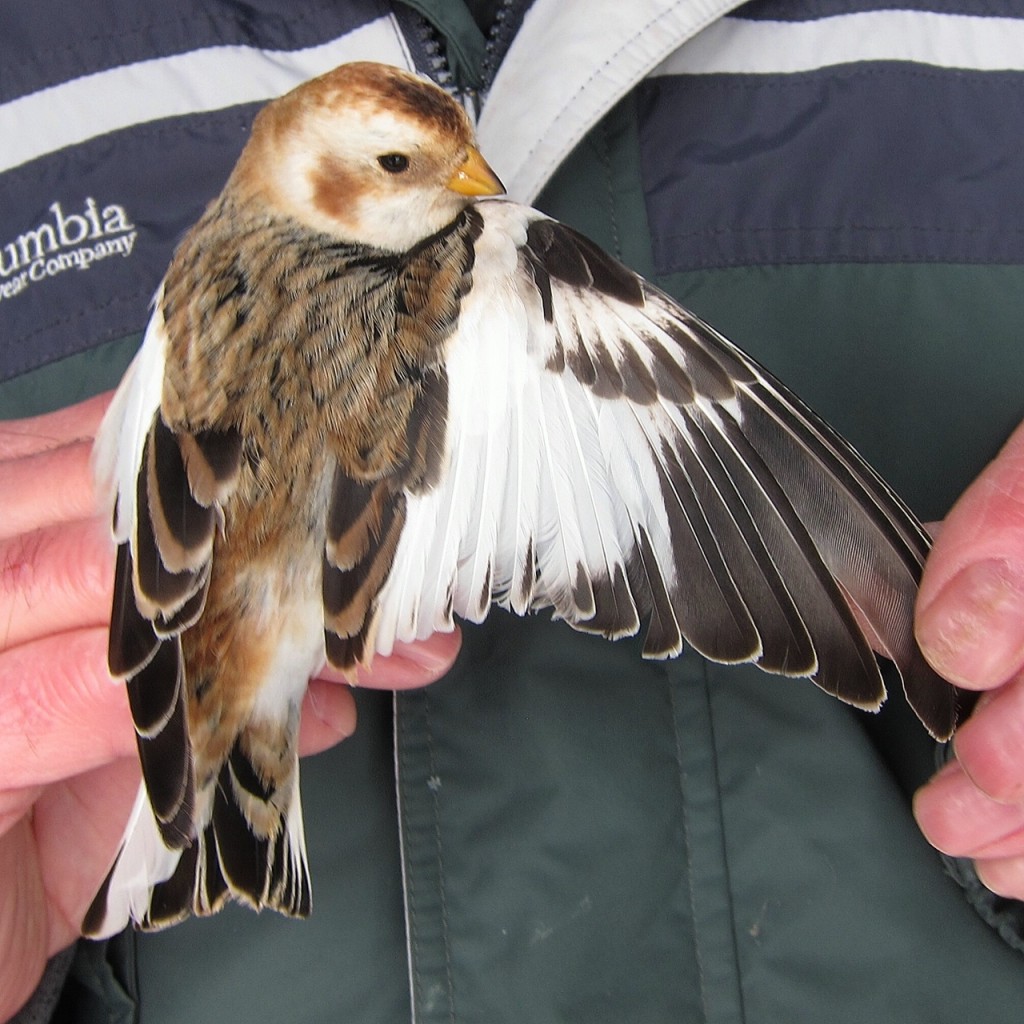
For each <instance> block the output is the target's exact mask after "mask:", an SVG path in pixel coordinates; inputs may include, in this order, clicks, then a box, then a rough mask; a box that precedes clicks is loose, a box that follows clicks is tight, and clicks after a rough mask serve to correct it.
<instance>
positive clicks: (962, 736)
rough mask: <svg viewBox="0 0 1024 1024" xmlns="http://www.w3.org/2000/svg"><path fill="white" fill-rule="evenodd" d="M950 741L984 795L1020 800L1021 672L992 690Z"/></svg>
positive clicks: (1023, 774) (1023, 739) (1023, 794)
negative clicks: (989, 695)
mask: <svg viewBox="0 0 1024 1024" xmlns="http://www.w3.org/2000/svg"><path fill="white" fill-rule="evenodd" d="M986 696H988V695H986ZM953 744H954V750H955V751H956V757H957V760H958V761H959V762H960V764H961V765H962V766H963V769H964V771H965V772H966V773H967V775H968V776H969V778H970V779H971V781H972V782H973V783H974V785H975V786H977V787H978V789H980V790H981V791H982V792H983V793H984V794H985V795H986V796H988V797H990V798H991V799H992V800H996V801H999V802H1002V803H1018V804H1022V803H1024V758H1022V756H1021V752H1022V751H1024V675H1022V676H1020V677H1018V678H1017V679H1015V680H1014V681H1013V682H1011V683H1008V684H1007V685H1006V686H1003V687H1000V688H999V689H998V690H995V691H992V693H991V697H990V698H989V699H988V700H986V701H985V702H984V703H983V704H979V705H978V707H976V708H975V710H974V713H973V714H972V715H971V717H970V718H969V719H968V720H967V721H966V722H965V723H964V724H963V725H962V726H961V727H960V728H959V730H958V731H957V733H956V736H955V737H954V739H953Z"/></svg>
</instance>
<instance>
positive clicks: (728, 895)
mask: <svg viewBox="0 0 1024 1024" xmlns="http://www.w3.org/2000/svg"><path fill="white" fill-rule="evenodd" d="M701 675H702V676H703V677H704V702H705V704H706V705H707V709H708V738H709V740H710V746H711V773H712V778H713V779H714V784H715V794H716V800H715V806H716V808H717V811H718V813H717V818H718V834H719V836H720V837H721V849H722V876H723V882H724V887H725V892H724V897H725V900H726V901H727V903H728V905H729V936H730V938H731V939H732V960H733V964H735V969H736V999H737V1001H738V1003H739V1011H740V1020H741V1021H746V1019H747V1010H746V1006H745V1004H744V1001H743V982H742V978H741V977H740V950H739V941H738V938H737V935H736V913H735V910H734V908H733V902H732V878H731V875H730V872H729V856H728V851H727V850H726V846H725V816H724V813H723V809H722V799H721V793H722V782H721V777H720V775H719V773H718V763H719V762H718V741H717V739H716V737H715V716H714V714H713V712H712V709H711V694H710V682H711V681H710V679H709V678H708V663H707V662H706V661H705V662H704V663H703V665H702V671H701Z"/></svg>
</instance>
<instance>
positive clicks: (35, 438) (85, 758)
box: [0, 395, 460, 1021]
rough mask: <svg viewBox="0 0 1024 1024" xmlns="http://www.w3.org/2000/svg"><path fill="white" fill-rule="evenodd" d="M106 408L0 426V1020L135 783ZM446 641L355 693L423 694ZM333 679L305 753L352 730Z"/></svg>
mask: <svg viewBox="0 0 1024 1024" xmlns="http://www.w3.org/2000/svg"><path fill="white" fill-rule="evenodd" d="M108 401H109V395H108V396H101V397H99V398H95V399H91V400H90V401H88V402H84V403H82V404H81V405H77V406H74V407H71V408H69V409H65V410H62V411H60V412H58V413H54V414H52V415H50V416H43V417H38V418H35V419H30V420H18V421H11V422H7V423H0V509H2V516H0V766H2V767H0V1021H3V1020H7V1019H8V1018H9V1017H10V1016H11V1015H12V1014H13V1013H14V1012H15V1011H17V1009H18V1008H19V1007H20V1006H21V1005H22V1003H24V1001H25V1000H26V999H27V998H28V996H29V995H30V994H31V993H32V991H33V989H34V988H35V986H36V984H37V982H38V980H39V978H40V976H41V974H42V971H43V968H44V966H45V964H46V961H47V959H48V957H50V956H52V955H53V954H54V953H56V952H57V951H58V950H60V949H62V948H64V947H65V946H67V945H69V944H70V943H71V942H73V941H74V940H75V939H76V938H77V937H78V935H79V924H80V922H81V920H82V915H83V914H84V913H85V910H86V908H87V907H88V906H89V903H90V902H91V900H92V897H93V895H94V894H95V892H96V890H97V889H98V888H99V885H100V882H101V881H102V880H103V877H104V875H105V874H106V872H107V869H108V868H109V866H110V862H111V860H112V858H113V856H114V853H115V851H116V849H117V845H118V842H119V841H120V838H121V833H122V831H123V829H124V826H125V822H126V821H127V818H128V813H129V811H130V809H131V806H132V803H133V800H134V795H135V792H136V790H137V788H138V785H139V777H140V776H139V768H138V762H137V758H136V754H135V738H134V730H133V727H132V721H131V715H130V714H129V711H128V701H127V696H126V693H125V688H124V686H123V685H121V684H119V683H115V682H114V681H112V680H111V678H110V676H109V674H108V672H107V668H106V634H107V626H108V624H109V616H110V601H111V589H112V580H113V554H114V548H113V543H112V541H111V540H110V534H109V525H108V524H109V517H108V516H107V515H105V514H104V515H102V516H101V515H99V514H98V513H97V508H96V498H95V495H94V491H93V484H92V473H91V467H90V451H91V446H92V438H93V436H94V435H95V432H96V429H97V427H98V426H99V422H100V419H101V418H102V415H103V411H104V410H105V408H106V406H107V403H108ZM459 644H460V637H459V635H458V633H454V634H437V635H435V636H434V637H432V638H431V639H430V640H428V641H426V642H424V643H422V644H411V645H406V646H404V647H403V648H402V649H401V650H400V651H398V652H397V653H396V654H395V655H394V656H392V657H391V658H382V659H378V661H377V662H376V663H375V664H374V666H373V670H372V672H369V673H364V674H363V676H361V677H360V679H359V683H360V685H364V686H374V687H378V688H386V689H403V688H407V687H413V686H421V685H424V684H426V683H429V682H431V681H432V680H434V679H437V678H438V677H439V676H441V675H443V674H444V672H445V671H447V669H448V668H449V667H450V665H451V663H452V661H453V660H454V658H455V655H456V654H457V653H458V649H459ZM340 682H342V679H341V677H340V676H338V675H331V674H329V673H327V672H325V673H324V675H323V677H322V678H320V679H317V680H314V681H313V683H311V685H310V688H309V690H308V691H307V694H306V700H305V704H304V706H303V714H302V727H301V732H300V751H301V752H302V753H303V754H309V753H314V752H316V751H318V750H324V749H326V748H327V747H329V746H331V745H333V744H335V743H337V742H338V741H339V740H341V739H343V738H345V737H346V736H348V735H349V734H351V732H352V730H353V729H354V728H355V703H354V701H353V698H352V694H351V691H350V689H349V687H348V686H344V685H337V684H338V683H340Z"/></svg>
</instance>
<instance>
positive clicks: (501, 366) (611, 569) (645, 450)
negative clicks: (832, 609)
mask: <svg viewBox="0 0 1024 1024" xmlns="http://www.w3.org/2000/svg"><path fill="white" fill-rule="evenodd" d="M486 209H487V218H486V227H485V229H484V232H483V234H482V235H481V237H480V238H479V240H478V242H477V254H476V263H475V267H476V268H486V272H485V273H484V272H480V271H475V272H474V286H473V289H472V290H471V293H470V294H469V296H467V298H466V299H465V301H464V304H463V309H462V314H461V317H460V326H459V331H458V333H457V335H456V336H455V338H454V339H453V340H452V342H451V347H450V349H449V353H448V359H447V364H446V365H447V372H448V388H449V392H448V393H449V413H448V430H447V445H448V449H447V452H446V464H447V470H446V472H445V474H444V476H443V479H442V481H441V483H440V484H439V485H438V486H437V487H436V488H435V489H434V490H432V491H430V492H428V493H425V494H418V495H409V496H408V498H407V508H406V526H405V530H404V531H403V534H402V538H401V541H400V542H399V546H398V550H397V552H396V555H395V560H394V567H393V569H392V572H391V574H390V576H389V578H388V581H387V583H386V584H385V587H384V589H383V591H382V592H381V595H380V598H379V604H378V607H379V609H380V611H379V618H378V621H377V635H376V639H377V649H378V651H379V653H381V654H388V653H390V651H391V649H392V646H393V644H394V641H395V640H402V641H409V640H413V639H417V638H418V639H423V638H425V637H427V636H429V635H430V634H431V633H432V632H434V631H435V630H437V629H451V628H452V627H453V622H452V614H453V613H454V614H456V615H459V616H461V617H463V618H465V619H468V620H470V621H474V622H479V621H481V620H482V619H483V618H484V617H485V615H486V614H487V611H488V608H489V607H490V604H491V603H492V600H493V601H495V602H496V603H498V604H500V605H502V606H504V607H509V608H511V609H512V610H513V611H515V612H518V613H520V614H522V613H524V612H527V611H530V610H531V609H536V608H543V607H547V606H551V607H552V608H553V609H554V613H555V615H556V616H558V617H562V618H566V619H568V620H569V621H571V622H573V623H574V624H576V625H582V624H585V623H586V622H587V620H588V619H590V618H591V617H592V616H593V615H594V611H595V606H594V594H593V589H592V582H591V580H592V577H593V576H600V577H602V578H604V579H607V580H611V579H614V578H615V576H616V573H618V574H619V575H620V576H621V577H622V578H625V576H626V572H627V561H628V558H629V555H630V553H631V552H632V551H633V550H634V548H635V546H636V540H637V535H638V532H639V531H640V530H643V531H645V532H646V533H647V535H648V536H649V537H650V538H651V541H652V546H653V547H654V549H655V550H662V551H664V550H666V546H667V545H668V543H669V527H668V522H667V517H666V515H665V512H664V508H663V506H662V504H661V502H660V499H659V484H658V481H657V473H656V468H655V464H654V456H653V453H652V450H651V444H650V440H649V437H650V434H651V427H650V426H649V424H647V423H645V422H644V420H645V419H646V418H648V417H649V413H646V414H645V415H638V409H637V408H636V407H634V406H633V405H632V404H631V403H629V402H624V401H622V400H621V399H620V398H601V397H598V396H596V395H595V394H594V393H593V391H592V389H590V388H588V387H587V386H586V385H584V384H582V383H581V382H580V381H579V380H578V379H577V377H576V376H575V375H574V374H573V373H572V372H571V371H570V370H569V369H568V368H565V367H563V369H562V370H561V371H560V372H552V371H551V370H548V369H547V368H546V367H547V366H548V365H549V364H551V363H552V362H554V361H555V360H556V358H557V352H558V350H559V340H558V338H559V334H565V332H568V331H570V330H572V325H571V320H572V318H573V317H574V316H576V315H579V314H580V310H579V309H577V310H575V311H574V310H573V308H572V307H571V306H568V305H565V306H563V305H561V304H560V305H558V307H557V309H556V313H557V315H556V318H555V323H554V324H551V323H548V322H546V321H545V319H544V315H543V311H542V308H541V300H540V296H539V295H538V293H537V291H536V290H535V289H530V288H524V287H522V277H521V272H520V270H519V253H518V250H519V248H520V247H521V245H522V244H523V243H524V242H525V240H526V227H527V224H528V222H527V220H526V219H525V218H524V211H523V210H522V208H520V207H516V206H513V205H512V204H498V203H494V204H486ZM506 213H507V214H508V216H505V214H506ZM534 216H536V215H534ZM581 307H582V312H583V315H585V316H586V319H587V321H588V326H589V323H591V322H593V320H594V319H596V317H594V316H593V315H592V313H591V311H590V310H588V309H586V299H585V298H584V299H583V300H582V302H581ZM595 340H603V341H604V343H605V344H606V345H607V346H608V348H609V350H611V351H613V352H617V349H618V347H619V345H620V342H619V340H618V338H617V336H614V335H612V336H610V337H608V338H597V339H595ZM664 572H665V576H666V578H667V580H668V581H670V582H671V584H673V585H674V583H675V576H674V568H673V566H672V565H671V564H667V565H665V566H664ZM639 623H640V619H639V614H638V612H637V611H636V609H635V608H634V609H633V610H632V614H631V615H630V614H626V615H625V616H624V623H623V622H620V623H619V624H617V625H616V626H615V627H614V628H612V629H610V630H608V632H609V635H613V636H621V635H628V634H632V633H635V632H636V630H637V629H638V628H639Z"/></svg>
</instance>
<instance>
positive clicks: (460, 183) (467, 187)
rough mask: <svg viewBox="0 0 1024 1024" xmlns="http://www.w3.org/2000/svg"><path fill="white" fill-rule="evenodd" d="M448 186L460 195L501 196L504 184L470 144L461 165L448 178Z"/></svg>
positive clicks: (503, 192) (503, 191) (478, 151)
mask: <svg viewBox="0 0 1024 1024" xmlns="http://www.w3.org/2000/svg"><path fill="white" fill-rule="evenodd" d="M448 187H449V188H450V189H451V190H452V191H453V192H458V193H459V195H462V196H503V195H504V194H505V186H504V185H502V183H501V182H500V181H499V180H498V176H497V175H496V174H495V173H494V171H492V170H491V168H490V167H489V166H488V164H487V161H486V160H485V159H484V158H483V157H482V156H481V155H480V150H478V149H477V148H476V147H475V146H470V147H469V150H468V152H467V153H466V159H465V161H464V162H463V164H462V166H461V167H460V168H459V169H458V170H457V171H456V172H455V173H454V174H453V175H452V176H451V178H449V179H448Z"/></svg>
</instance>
